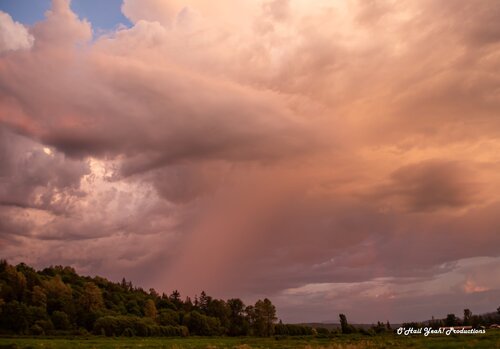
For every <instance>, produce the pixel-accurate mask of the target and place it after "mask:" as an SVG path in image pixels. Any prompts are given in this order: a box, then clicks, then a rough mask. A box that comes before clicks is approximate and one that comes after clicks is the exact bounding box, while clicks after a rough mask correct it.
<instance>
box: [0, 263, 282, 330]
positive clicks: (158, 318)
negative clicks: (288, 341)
mask: <svg viewBox="0 0 500 349" xmlns="http://www.w3.org/2000/svg"><path fill="white" fill-rule="evenodd" d="M276 320H277V318H276V308H275V306H274V305H273V304H272V303H271V301H270V300H269V299H264V300H258V301H257V302H256V303H255V304H254V305H248V306H247V305H245V304H244V303H243V301H242V300H240V299H238V298H233V299H229V300H227V301H225V300H222V299H215V298H212V297H210V296H208V295H207V294H206V293H205V292H201V294H200V296H199V297H195V299H194V300H191V299H190V298H189V297H186V298H184V299H182V298H181V295H180V294H179V292H178V291H173V292H172V293H171V294H169V295H167V294H161V295H160V294H158V293H157V292H156V291H155V290H154V289H150V290H149V291H145V290H143V289H142V288H140V287H134V285H132V283H131V282H130V281H127V280H125V279H123V280H122V282H120V283H114V282H110V281H108V280H106V279H104V278H101V277H94V278H91V277H85V276H80V275H78V274H77V273H76V272H75V270H74V269H73V268H70V267H62V266H55V267H50V268H45V269H43V270H41V271H37V270H35V269H33V268H32V267H30V266H28V265H26V264H23V263H22V264H19V265H17V266H13V265H10V264H8V263H7V262H6V261H4V260H2V261H0V333H4V334H29V335H44V334H47V335H57V334H73V335H75V334H90V333H92V334H96V335H106V336H188V335H201V336H221V335H228V336H271V335H274V334H275V332H276V330H278V331H282V329H281V327H280V326H281V325H279V324H276V323H275V322H276ZM287 331H288V330H287ZM290 335H291V333H290Z"/></svg>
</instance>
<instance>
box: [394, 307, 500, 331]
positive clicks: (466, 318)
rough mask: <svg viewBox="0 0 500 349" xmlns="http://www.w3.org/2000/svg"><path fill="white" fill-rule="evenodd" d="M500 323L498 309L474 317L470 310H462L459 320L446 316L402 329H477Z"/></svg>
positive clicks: (408, 324)
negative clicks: (464, 327)
mask: <svg viewBox="0 0 500 349" xmlns="http://www.w3.org/2000/svg"><path fill="white" fill-rule="evenodd" d="M499 323H500V307H498V308H497V311H496V312H491V313H486V314H479V315H474V314H472V312H471V311H470V309H464V314H463V317H462V318H460V317H458V316H456V315H455V314H448V315H447V316H446V318H444V319H434V317H433V318H432V319H431V320H428V321H424V322H422V323H418V322H411V323H405V324H403V327H417V326H418V327H431V328H433V329H438V328H440V327H457V326H472V327H473V328H477V327H481V326H482V327H489V326H491V325H497V324H499Z"/></svg>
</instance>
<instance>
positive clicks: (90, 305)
mask: <svg viewBox="0 0 500 349" xmlns="http://www.w3.org/2000/svg"><path fill="white" fill-rule="evenodd" d="M80 305H81V306H82V308H83V309H84V310H85V311H86V312H92V313H94V312H96V311H99V310H101V309H102V308H104V301H103V299H102V292H101V290H100V289H99V287H97V286H96V284H94V283H93V282H87V283H85V286H84V287H83V293H82V295H81V296H80Z"/></svg>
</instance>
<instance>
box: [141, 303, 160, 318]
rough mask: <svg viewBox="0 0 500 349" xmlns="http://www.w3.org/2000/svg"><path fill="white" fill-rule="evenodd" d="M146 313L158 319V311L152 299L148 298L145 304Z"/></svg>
mask: <svg viewBox="0 0 500 349" xmlns="http://www.w3.org/2000/svg"><path fill="white" fill-rule="evenodd" d="M144 315H145V316H147V317H149V318H151V319H153V320H154V319H156V315H157V311H156V305H155V302H154V301H153V300H152V299H148V300H147V301H146V304H145V305H144Z"/></svg>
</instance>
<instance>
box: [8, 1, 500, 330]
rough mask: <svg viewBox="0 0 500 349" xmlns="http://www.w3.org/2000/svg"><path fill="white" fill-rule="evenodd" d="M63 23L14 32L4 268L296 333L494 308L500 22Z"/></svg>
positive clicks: (158, 10) (320, 18) (198, 19)
mask: <svg viewBox="0 0 500 349" xmlns="http://www.w3.org/2000/svg"><path fill="white" fill-rule="evenodd" d="M70 5H71V4H70V2H69V1H68V0H53V2H52V8H51V10H50V11H48V12H47V13H46V19H45V20H43V21H41V22H38V23H36V24H34V25H33V26H30V27H25V26H23V25H22V24H20V23H16V22H15V21H13V20H12V18H11V17H10V16H9V15H8V14H6V13H0V18H1V19H2V21H1V23H2V24H1V25H0V251H1V252H0V253H1V255H2V257H4V258H7V259H9V260H10V261H11V262H13V263H16V262H21V261H23V262H27V263H32V264H34V265H35V266H38V267H44V266H47V265H50V264H69V265H72V266H74V267H75V268H76V269H77V270H79V271H81V272H83V273H88V274H103V275H104V276H107V277H110V278H112V279H113V280H120V279H121V278H122V277H126V278H127V279H132V280H133V281H134V282H135V283H136V284H139V285H141V286H143V287H145V288H148V287H155V288H157V289H159V290H161V291H165V292H169V291H170V290H171V289H174V288H176V289H179V290H180V291H181V292H182V293H183V294H187V295H191V296H193V295H194V294H196V293H199V292H200V291H201V290H203V289H204V290H206V291H207V292H208V293H210V294H213V295H215V296H218V297H242V298H243V299H245V300H248V301H250V300H254V299H256V298H257V297H261V296H266V297H270V298H273V299H276V303H277V305H278V309H279V316H280V317H282V318H283V319H284V320H290V321H313V320H318V321H321V320H333V319H335V314H336V313H338V312H342V311H345V312H350V313H351V314H353V317H354V320H356V321H366V322H369V321H377V320H380V319H379V318H375V317H374V315H373V313H372V312H371V311H370V312H368V311H367V310H366V309H369V308H371V307H372V305H376V307H378V308H380V313H381V314H383V315H384V316H387V317H388V319H389V320H391V321H403V320H423V319H425V318H426V317H430V316H432V315H434V316H444V315H446V314H447V313H449V312H451V311H459V310H460V309H461V308H460V309H458V310H457V308H456V307H457V305H456V304H451V303H449V302H444V301H441V300H443V299H448V298H449V297H450V296H452V297H454V299H457V302H456V303H457V304H459V307H461V306H462V305H463V304H465V303H464V302H467V304H469V307H470V308H471V309H472V310H473V311H474V312H475V313H479V312H483V311H490V310H491V309H495V308H493V307H496V306H498V304H493V303H494V301H496V300H497V298H498V297H497V295H498V292H500V291H499V290H500V285H499V284H498V282H497V281H495V280H499V279H500V278H499V276H500V275H499V269H498V267H497V266H498V263H499V258H500V249H499V248H498V246H500V241H499V236H500V234H498V230H499V229H500V220H499V218H498V214H497V212H498V210H499V209H500V201H499V199H498V198H499V189H498V188H499V187H500V186H499V184H500V175H499V173H500V158H499V152H498V149H499V148H500V118H499V117H498V110H500V94H499V89H498V86H499V82H500V75H499V74H500V73H499V72H500V60H499V59H498V58H499V55H500V51H499V50H500V41H499V40H500V36H499V35H498V33H499V32H500V27H499V25H498V23H500V4H499V3H498V2H496V1H488V0H481V1H477V2H475V3H474V5H472V4H471V3H469V2H467V1H457V2H449V3H448V2H438V1H431V0H426V1H419V2H413V1H400V2H394V1H384V0H381V1H371V2H365V1H346V2H336V1H328V0H320V1H315V2H314V4H312V3H311V2H308V1H303V0H289V1H281V0H275V1H246V0H241V1H218V2H217V4H212V3H211V4H210V5H207V2H205V1H197V0H172V1H158V0H141V1H136V0H125V1H124V2H123V5H122V11H123V13H124V15H125V16H127V18H129V19H130V21H131V23H132V25H131V26H130V27H129V28H127V27H118V28H117V29H116V30H113V31H110V32H105V33H100V34H96V33H95V32H93V28H92V24H91V23H90V22H89V21H88V20H86V19H82V18H79V17H78V16H77V15H76V14H75V13H74V12H73V11H72V10H71V6H70ZM3 19H5V20H3ZM146 271H147V272H146ZM426 290H428V291H426ZM304 302H306V303H304ZM304 304H307V308H308V309H312V310H308V311H307V312H304V309H303V308H304ZM419 304H420V305H419ZM431 311H433V313H432V314H431V313H430V312H431ZM301 314H302V315H301ZM331 314H333V315H331ZM301 316H302V317H301Z"/></svg>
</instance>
